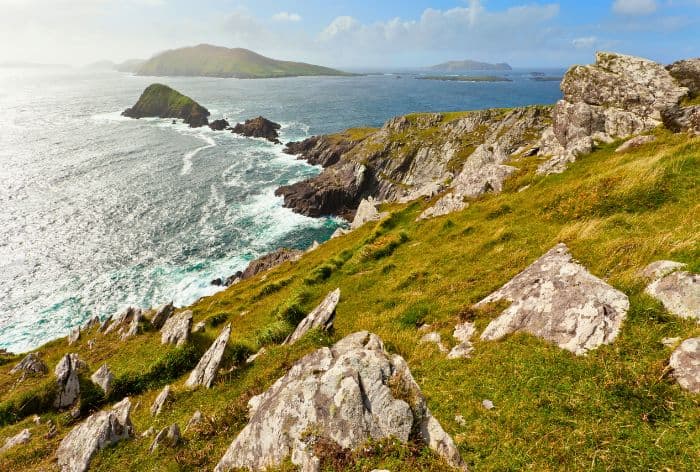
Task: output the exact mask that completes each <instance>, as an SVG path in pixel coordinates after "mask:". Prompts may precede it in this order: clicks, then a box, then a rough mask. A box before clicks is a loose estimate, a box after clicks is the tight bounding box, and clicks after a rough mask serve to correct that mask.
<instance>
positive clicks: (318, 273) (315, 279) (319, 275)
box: [304, 264, 335, 285]
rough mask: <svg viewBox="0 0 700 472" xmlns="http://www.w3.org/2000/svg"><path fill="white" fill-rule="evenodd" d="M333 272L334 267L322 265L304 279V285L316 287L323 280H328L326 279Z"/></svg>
mask: <svg viewBox="0 0 700 472" xmlns="http://www.w3.org/2000/svg"><path fill="white" fill-rule="evenodd" d="M334 270H335V266H334V265H332V264H322V265H320V266H318V267H316V268H315V269H314V270H312V271H311V274H309V276H308V277H306V278H305V279H304V283H305V284H306V285H316V284H318V283H321V282H323V281H324V280H328V278H330V276H331V275H332V274H333V271H334Z"/></svg>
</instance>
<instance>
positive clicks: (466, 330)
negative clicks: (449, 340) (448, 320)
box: [447, 321, 476, 359]
mask: <svg viewBox="0 0 700 472" xmlns="http://www.w3.org/2000/svg"><path fill="white" fill-rule="evenodd" d="M474 334H476V326H475V325H474V323H471V322H469V321H466V322H464V323H461V324H458V325H457V326H455V330H454V332H453V333H452V337H453V338H455V339H456V340H457V341H458V342H459V344H457V345H456V346H455V347H453V348H452V349H451V350H450V353H449V354H447V358H448V359H465V358H468V357H470V356H471V354H472V352H473V351H474V346H473V345H472V342H471V338H472V336H474Z"/></svg>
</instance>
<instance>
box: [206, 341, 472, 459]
mask: <svg viewBox="0 0 700 472" xmlns="http://www.w3.org/2000/svg"><path fill="white" fill-rule="evenodd" d="M390 383H391V384H392V385H397V388H396V389H392V388H390V386H389V385H390ZM395 391H401V392H405V397H402V398H395V397H394V394H393V392H395ZM248 406H249V408H250V412H249V415H250V422H249V423H248V425H247V426H246V427H245V428H244V429H243V430H242V431H241V432H240V433H239V435H238V437H237V438H236V439H235V440H234V441H233V443H232V444H231V446H230V447H229V448H228V450H227V451H226V454H225V455H224V456H223V458H222V459H221V461H219V463H218V464H217V466H216V468H215V469H214V470H215V471H216V472H224V471H229V470H231V469H233V468H236V467H239V468H246V467H247V468H249V469H250V470H252V471H261V470H265V469H266V468H268V467H276V466H279V464H280V463H281V462H282V461H284V460H285V459H286V458H288V457H290V458H291V461H292V463H294V464H295V465H297V466H300V467H301V468H302V470H316V468H317V467H318V464H319V459H318V458H317V457H315V456H314V452H313V447H312V446H311V443H312V442H313V439H314V438H313V437H311V436H313V435H309V434H308V432H309V431H313V432H314V433H315V435H316V437H319V436H321V437H325V438H327V439H330V440H332V441H334V442H336V443H337V444H338V445H339V446H341V447H343V448H350V449H354V448H357V447H358V446H360V445H362V444H364V443H365V441H366V440H368V439H370V438H371V439H375V440H378V439H382V438H388V437H394V438H396V439H398V440H400V441H403V442H405V441H407V440H408V438H409V435H410V434H411V431H412V430H415V431H418V433H419V436H420V438H421V439H422V440H423V441H424V442H425V443H426V444H427V445H429V446H430V448H431V449H433V450H434V451H436V452H437V453H438V454H439V455H440V456H441V457H443V458H444V459H445V460H446V461H447V463H448V464H450V465H451V466H453V467H456V468H458V469H462V470H466V465H465V463H464V462H463V460H462V458H461V457H460V455H459V451H458V450H457V447H456V446H455V444H454V442H453V441H452V439H451V438H450V436H449V435H448V434H447V433H445V431H444V430H443V429H442V427H441V426H440V424H439V423H438V421H437V420H436V419H435V418H434V417H433V416H432V414H431V413H430V410H429V409H428V407H427V405H426V401H425V398H424V397H423V395H422V393H421V391H420V388H419V387H418V385H417V384H416V382H415V380H414V379H413V376H412V375H411V372H410V370H409V369H408V365H407V364H406V362H405V361H404V360H403V358H402V357H401V356H398V355H394V356H390V355H389V354H387V352H386V351H385V350H384V345H383V343H382V341H381V339H379V338H378V337H377V336H376V335H373V334H370V333H368V332H366V331H365V332H360V333H355V334H352V335H350V336H347V337H346V338H344V339H342V340H341V341H339V342H338V343H336V344H335V345H334V346H333V347H332V348H325V347H324V348H321V349H319V350H317V351H315V352H313V353H311V354H309V355H307V356H306V357H304V358H302V359H301V360H299V361H298V362H297V363H296V364H295V365H294V366H292V368H291V369H290V370H289V372H288V373H287V374H286V375H285V376H284V377H282V378H280V379H278V380H277V381H276V382H275V383H274V384H273V385H272V387H270V388H269V389H268V390H267V391H266V392H264V393H263V394H261V395H258V396H257V397H253V398H252V399H251V400H250V402H249V403H248ZM280 425H284V428H280Z"/></svg>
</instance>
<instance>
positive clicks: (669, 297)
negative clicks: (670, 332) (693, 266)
mask: <svg viewBox="0 0 700 472" xmlns="http://www.w3.org/2000/svg"><path fill="white" fill-rule="evenodd" d="M662 262H664V264H663V265H659V266H656V267H652V266H651V265H650V266H648V267H647V268H646V269H645V271H644V273H645V274H655V275H656V277H657V278H656V279H655V280H653V281H652V282H651V283H650V284H649V285H648V286H647V288H646V290H645V292H646V293H647V294H648V295H651V296H652V297H654V298H656V299H657V300H659V301H660V302H661V303H662V304H663V305H664V308H666V309H667V310H668V311H670V312H671V313H673V314H674V315H676V316H680V317H682V318H687V319H695V320H697V321H698V322H699V323H700V275H698V274H691V273H689V272H685V271H681V270H679V269H680V267H682V266H679V265H678V263H672V262H671V261H662ZM672 269H675V271H672V272H670V273H668V271H670V270H672ZM661 274H667V275H661Z"/></svg>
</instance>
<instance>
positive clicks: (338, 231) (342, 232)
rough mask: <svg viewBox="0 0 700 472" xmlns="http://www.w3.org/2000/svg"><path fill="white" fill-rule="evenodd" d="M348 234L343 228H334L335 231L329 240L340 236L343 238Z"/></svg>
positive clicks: (348, 231)
mask: <svg viewBox="0 0 700 472" xmlns="http://www.w3.org/2000/svg"><path fill="white" fill-rule="evenodd" d="M348 233H350V230H349V229H345V228H336V230H335V231H333V234H331V239H335V238H339V237H341V236H345V235H346V234H348Z"/></svg>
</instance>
